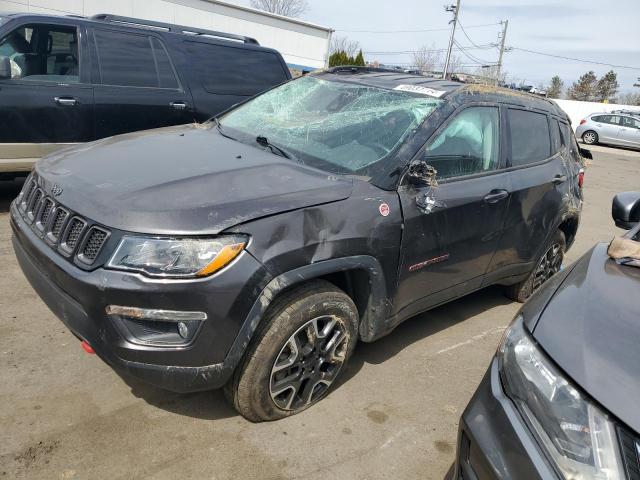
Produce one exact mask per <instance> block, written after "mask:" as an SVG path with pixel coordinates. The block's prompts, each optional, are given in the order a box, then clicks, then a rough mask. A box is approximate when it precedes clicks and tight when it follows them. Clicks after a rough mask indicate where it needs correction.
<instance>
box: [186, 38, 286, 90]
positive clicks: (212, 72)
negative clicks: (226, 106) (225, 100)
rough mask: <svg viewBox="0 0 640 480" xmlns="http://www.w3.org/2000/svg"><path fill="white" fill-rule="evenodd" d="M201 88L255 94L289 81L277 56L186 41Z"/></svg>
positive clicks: (269, 53)
mask: <svg viewBox="0 0 640 480" xmlns="http://www.w3.org/2000/svg"><path fill="white" fill-rule="evenodd" d="M187 49H188V51H189V53H190V55H191V64H192V65H193V67H194V68H195V69H196V72H197V74H198V77H199V78H200V81H201V83H202V86H203V88H204V89H205V90H206V91H207V92H209V93H217V94H220V95H244V96H246V95H255V94H256V93H259V92H262V91H264V90H267V89H268V88H271V87H273V86H275V85H277V84H279V83H282V82H284V81H285V80H287V79H288V77H287V75H286V73H285V71H284V69H283V68H282V65H281V63H280V59H279V58H278V56H277V55H276V54H274V53H271V52H261V51H255V50H249V49H245V48H235V47H224V46H220V45H212V44H208V43H200V42H188V47H187Z"/></svg>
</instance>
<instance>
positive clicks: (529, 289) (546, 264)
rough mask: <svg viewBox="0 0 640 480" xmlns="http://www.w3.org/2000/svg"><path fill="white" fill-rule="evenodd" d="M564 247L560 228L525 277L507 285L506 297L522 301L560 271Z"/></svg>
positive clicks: (565, 246)
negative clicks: (518, 281)
mask: <svg viewBox="0 0 640 480" xmlns="http://www.w3.org/2000/svg"><path fill="white" fill-rule="evenodd" d="M566 249H567V242H566V240H565V238H564V233H563V232H562V231H561V230H557V231H556V233H555V234H554V235H553V238H552V239H551V242H550V243H549V246H548V247H547V248H546V249H545V250H544V254H543V255H542V257H541V258H540V259H539V260H538V263H537V265H536V268H535V269H534V270H533V271H532V272H531V274H530V275H529V276H528V277H527V279H526V280H523V281H522V282H520V283H516V284H515V285H511V286H509V287H507V290H506V295H507V297H509V298H510V299H512V300H515V301H516V302H520V303H524V302H525V301H526V300H527V299H528V298H529V297H530V296H531V295H532V294H533V292H535V291H536V290H538V289H539V288H540V287H541V286H542V285H543V284H544V283H545V282H546V281H547V280H549V279H550V278H551V277H552V276H554V275H555V274H556V273H558V272H559V271H560V269H561V268H562V261H563V260H564V252H565V251H566Z"/></svg>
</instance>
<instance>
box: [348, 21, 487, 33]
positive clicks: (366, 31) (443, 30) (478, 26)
mask: <svg viewBox="0 0 640 480" xmlns="http://www.w3.org/2000/svg"><path fill="white" fill-rule="evenodd" d="M496 25H498V24H497V23H485V24H482V25H469V26H468V27H467V28H481V27H495V26H496ZM449 30H450V29H449V28H430V29H427V30H336V32H344V33H426V32H448V31H449Z"/></svg>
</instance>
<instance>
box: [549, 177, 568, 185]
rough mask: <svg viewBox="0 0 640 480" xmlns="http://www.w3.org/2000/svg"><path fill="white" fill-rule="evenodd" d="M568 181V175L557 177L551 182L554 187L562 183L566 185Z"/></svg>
mask: <svg viewBox="0 0 640 480" xmlns="http://www.w3.org/2000/svg"><path fill="white" fill-rule="evenodd" d="M566 181H567V176H566V175H556V176H555V177H553V180H551V183H553V184H554V185H560V184H561V183H564V182H566Z"/></svg>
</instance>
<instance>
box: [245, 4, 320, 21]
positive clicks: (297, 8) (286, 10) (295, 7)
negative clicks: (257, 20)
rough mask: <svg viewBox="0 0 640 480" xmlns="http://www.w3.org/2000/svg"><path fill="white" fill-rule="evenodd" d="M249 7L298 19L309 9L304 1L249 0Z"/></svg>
mask: <svg viewBox="0 0 640 480" xmlns="http://www.w3.org/2000/svg"><path fill="white" fill-rule="evenodd" d="M251 6H252V7H253V8H257V9H258V10H264V11H265V12H269V13H275V14H277V15H283V16H285V17H299V16H301V15H302V14H304V13H305V12H306V11H307V10H308V8H309V4H308V3H307V1H306V0H251Z"/></svg>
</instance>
